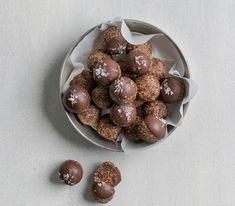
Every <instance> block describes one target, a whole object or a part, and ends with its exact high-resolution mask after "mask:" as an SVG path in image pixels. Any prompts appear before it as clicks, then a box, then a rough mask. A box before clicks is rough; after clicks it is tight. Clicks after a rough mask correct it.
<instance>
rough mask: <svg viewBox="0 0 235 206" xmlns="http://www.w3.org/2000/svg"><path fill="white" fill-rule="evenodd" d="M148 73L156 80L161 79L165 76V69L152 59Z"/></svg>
mask: <svg viewBox="0 0 235 206" xmlns="http://www.w3.org/2000/svg"><path fill="white" fill-rule="evenodd" d="M149 73H150V74H152V75H153V76H156V77H157V78H158V79H162V78H163V77H165V76H166V67H165V65H164V64H163V62H162V61H161V60H159V59H157V58H153V59H152V66H151V68H150V71H149Z"/></svg>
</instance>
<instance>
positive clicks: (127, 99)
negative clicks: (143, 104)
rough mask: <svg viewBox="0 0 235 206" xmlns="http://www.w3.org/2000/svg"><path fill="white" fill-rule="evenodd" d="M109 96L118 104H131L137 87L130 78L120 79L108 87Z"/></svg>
mask: <svg viewBox="0 0 235 206" xmlns="http://www.w3.org/2000/svg"><path fill="white" fill-rule="evenodd" d="M109 94H110V97H111V98H112V100H113V101H115V102H116V103H118V104H122V103H131V102H133V101H134V100H135V98H136V94H137V86H136V84H135V82H134V81H133V80H131V79H130V78H128V77H121V78H119V79H117V80H115V81H114V82H113V83H112V84H111V85H110V88H109Z"/></svg>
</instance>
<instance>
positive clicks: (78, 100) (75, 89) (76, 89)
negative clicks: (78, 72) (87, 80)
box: [63, 86, 90, 113]
mask: <svg viewBox="0 0 235 206" xmlns="http://www.w3.org/2000/svg"><path fill="white" fill-rule="evenodd" d="M63 103H64V106H65V108H66V109H67V110H69V111H70V112H73V113H80V112H83V111H85V110H86V109H87V108H88V106H89V104H90V96H89V94H88V91H87V90H86V89H84V88H83V87H81V86H70V87H69V88H68V89H67V90H66V91H65V93H64V94H63Z"/></svg>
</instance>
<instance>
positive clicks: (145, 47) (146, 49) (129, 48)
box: [126, 41, 152, 55]
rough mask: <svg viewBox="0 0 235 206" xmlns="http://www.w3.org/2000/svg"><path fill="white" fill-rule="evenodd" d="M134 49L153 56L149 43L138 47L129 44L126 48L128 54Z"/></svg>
mask: <svg viewBox="0 0 235 206" xmlns="http://www.w3.org/2000/svg"><path fill="white" fill-rule="evenodd" d="M134 49H139V50H141V51H143V52H145V53H147V54H148V55H151V54H152V45H151V43H150V42H149V41H148V42H145V43H143V44H138V45H134V44H130V43H127V47H126V52H127V53H129V52H130V51H132V50H134Z"/></svg>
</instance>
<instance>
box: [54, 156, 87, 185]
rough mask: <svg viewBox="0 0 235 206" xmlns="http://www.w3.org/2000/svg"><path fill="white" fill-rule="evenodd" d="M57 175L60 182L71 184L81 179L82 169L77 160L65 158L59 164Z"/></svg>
mask: <svg viewBox="0 0 235 206" xmlns="http://www.w3.org/2000/svg"><path fill="white" fill-rule="evenodd" d="M58 175H59V177H60V179H61V181H62V182H64V183H65V184H67V185H70V186H73V185H75V184H77V183H79V182H80V181H81V179H82V176H83V169H82V166H81V164H80V163H79V162H77V161H75V160H66V161H65V162H63V163H62V164H61V166H60V168H59V171H58Z"/></svg>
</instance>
